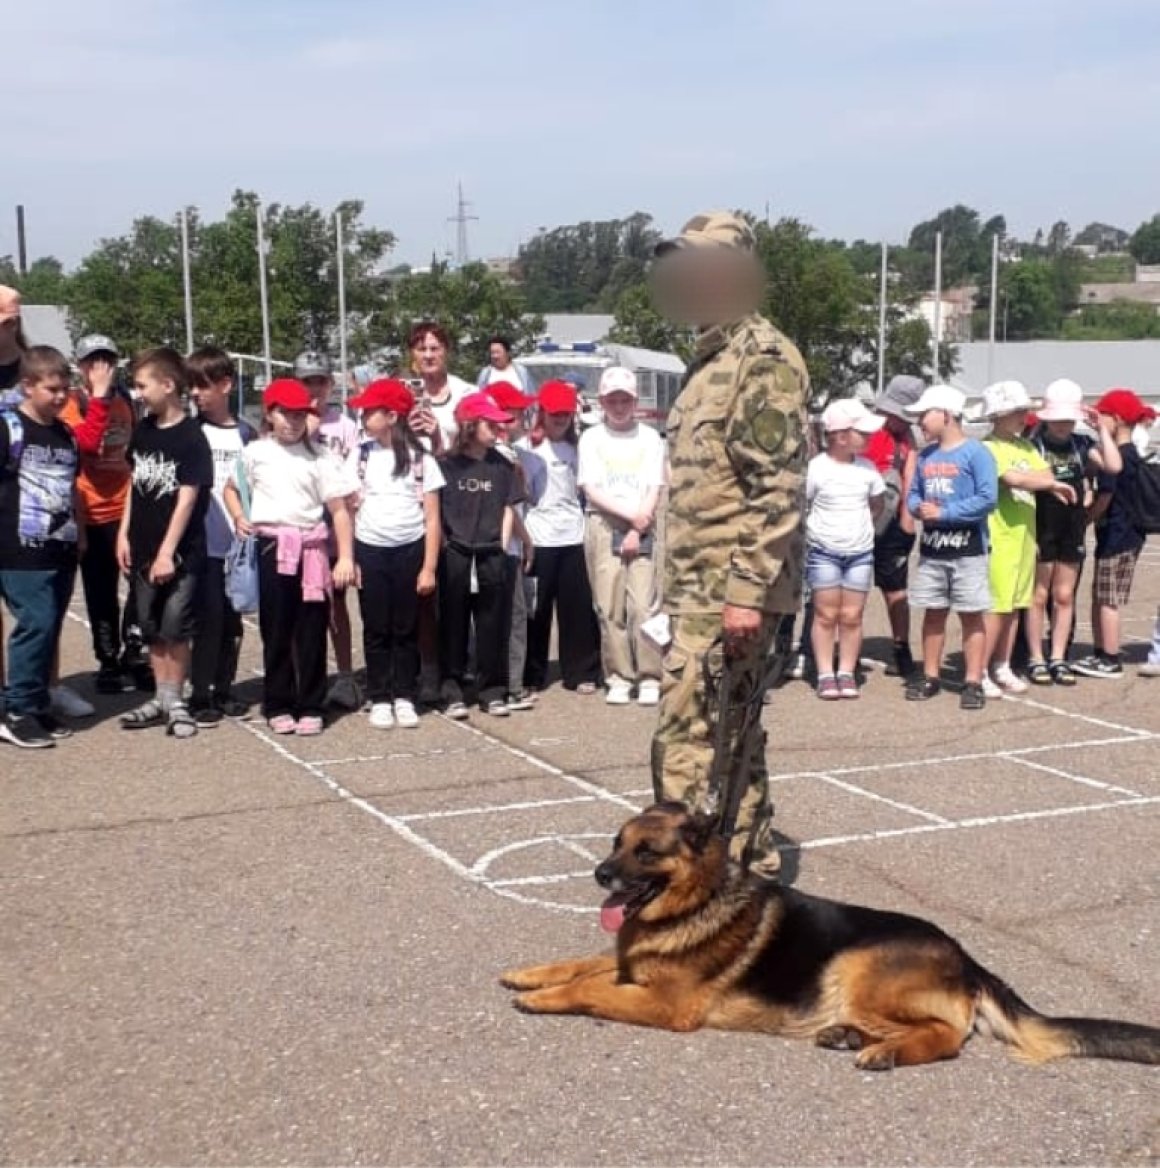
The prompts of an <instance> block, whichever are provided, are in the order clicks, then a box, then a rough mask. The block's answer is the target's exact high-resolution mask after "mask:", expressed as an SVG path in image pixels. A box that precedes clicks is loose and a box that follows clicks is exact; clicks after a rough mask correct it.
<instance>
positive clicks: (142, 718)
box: [121, 698, 165, 730]
mask: <svg viewBox="0 0 1160 1168" xmlns="http://www.w3.org/2000/svg"><path fill="white" fill-rule="evenodd" d="M164 724H165V707H164V706H162V704H161V703H160V702H159V701H158V700H157V699H156V698H150V699H149V700H148V701H147V702H145V703H144V705H140V706H138V707H137V708H136V709H134V710H129V711H127V712H126V713H124V714H122V715H121V729H122V730H148V729H149V727H151V726H163V725H164Z"/></svg>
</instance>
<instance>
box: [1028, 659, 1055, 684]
mask: <svg viewBox="0 0 1160 1168" xmlns="http://www.w3.org/2000/svg"><path fill="white" fill-rule="evenodd" d="M1027 680H1028V681H1029V682H1031V684H1032V685H1051V683H1052V682H1053V681H1054V680H1055V678H1054V677H1053V676H1052V673H1051V670H1050V669H1048V668H1047V663H1046V662H1045V661H1031V662H1029V663H1028V665H1027Z"/></svg>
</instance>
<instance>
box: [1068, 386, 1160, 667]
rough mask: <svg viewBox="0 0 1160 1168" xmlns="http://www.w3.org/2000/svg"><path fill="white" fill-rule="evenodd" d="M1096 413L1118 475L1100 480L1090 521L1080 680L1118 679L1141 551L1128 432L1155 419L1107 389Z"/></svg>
mask: <svg viewBox="0 0 1160 1168" xmlns="http://www.w3.org/2000/svg"><path fill="white" fill-rule="evenodd" d="M1095 409H1096V413H1097V414H1099V415H1100V416H1101V417H1106V418H1108V419H1110V424H1111V425H1112V426H1113V427H1114V433H1115V441H1116V445H1117V446H1118V447H1119V451H1120V460H1121V462H1122V464H1123V465H1122V467H1121V469H1120V473H1119V474H1111V473H1109V472H1105V473H1103V474H1101V475H1100V477H1099V481H1098V485H1097V494H1096V501H1095V503H1094V505H1093V507H1092V518H1093V519H1094V520H1095V524H1096V565H1095V569H1096V570H1095V576H1094V578H1093V579H1092V647H1093V652H1092V654H1091V655H1090V656H1088V657H1084V658H1083V659H1082V660H1080V661H1077V662H1076V663H1075V667H1074V668H1075V671H1076V673H1082V674H1083V675H1084V677H1098V678H1113V679H1114V678H1118V677H1123V675H1124V667H1123V665H1122V664H1121V662H1120V611H1121V609H1123V607H1124V606H1125V605H1126V604H1127V603H1128V600H1129V599H1130V598H1131V594H1132V579H1133V577H1134V575H1135V572H1136V560H1137V559H1138V558H1139V555H1140V549H1141V548H1142V547H1143V546H1144V538H1145V536H1144V532H1142V531H1141V530H1140V528H1139V526H1138V524H1137V516H1136V507H1135V501H1136V495H1137V480H1138V478H1139V474H1140V462H1141V459H1140V452H1139V451H1138V450H1137V449H1136V446H1135V444H1134V443H1133V441H1132V430H1133V429H1134V428H1135V427H1136V426H1139V425H1141V424H1143V423H1147V422H1152V421H1155V419H1156V412H1155V410H1153V409H1152V407H1151V406H1149V405H1147V404H1145V403H1144V402H1143V401H1141V400H1140V397H1139V396H1138V395H1137V394H1135V393H1133V392H1132V390H1130V389H1109V390H1108V392H1107V393H1105V394H1104V395H1103V397H1101V398H1100V399H1099V401H1097V402H1096V406H1095Z"/></svg>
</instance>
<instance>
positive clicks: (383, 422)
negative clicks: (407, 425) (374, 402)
mask: <svg viewBox="0 0 1160 1168" xmlns="http://www.w3.org/2000/svg"><path fill="white" fill-rule="evenodd" d="M398 420H399V415H398V414H397V413H395V411H394V410H385V409H383V408H382V407H381V406H378V407H376V408H375V409H373V410H363V412H362V424H363V429H364V430H365V431H366V433H367V437H368V438H373V439H375V441H376V442H377V441H380V440H385V439H389V438H390V436H391V432H392V431H393V430H394V428H395V423H396V422H398Z"/></svg>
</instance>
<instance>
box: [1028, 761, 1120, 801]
mask: <svg viewBox="0 0 1160 1168" xmlns="http://www.w3.org/2000/svg"><path fill="white" fill-rule="evenodd" d="M1011 761H1012V762H1014V763H1018V764H1019V765H1020V766H1025V767H1030V768H1031V769H1032V770H1033V771H1043V772H1044V773H1045V774H1049V775H1055V776H1056V777H1057V778H1060V779H1067V780H1068V781H1069V782H1072V783H1079V784H1081V785H1082V786H1084V787H1094V788H1095V789H1096V790H1097V791H1111V792H1113V793H1114V794H1116V795H1129V796H1131V797H1133V798H1137V799H1138V798H1140V797H1141V796H1142V794H1143V792H1141V791H1133V790H1132V789H1131V788H1130V787H1117V786H1115V784H1113V783H1101V782H1100V781H1099V779H1089V778H1087V777H1086V776H1085V775H1076V774H1073V773H1072V772H1071V771H1062V770H1060V769H1059V768H1058V767H1049V766H1045V765H1044V764H1043V763H1041V762H1032V761H1031V759H1029V758H1012V759H1011Z"/></svg>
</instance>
